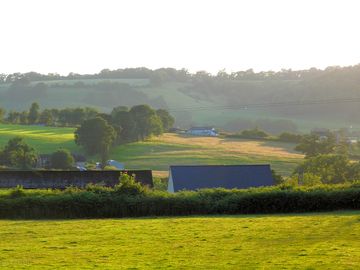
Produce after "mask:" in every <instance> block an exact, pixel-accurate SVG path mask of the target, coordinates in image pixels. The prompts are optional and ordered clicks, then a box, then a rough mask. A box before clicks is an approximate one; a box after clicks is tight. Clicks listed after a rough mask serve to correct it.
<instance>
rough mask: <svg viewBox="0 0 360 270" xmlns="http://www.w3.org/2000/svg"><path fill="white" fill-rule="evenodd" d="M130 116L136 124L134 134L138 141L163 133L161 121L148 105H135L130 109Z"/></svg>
mask: <svg viewBox="0 0 360 270" xmlns="http://www.w3.org/2000/svg"><path fill="white" fill-rule="evenodd" d="M130 114H131V115H132V118H133V119H134V121H135V122H136V127H135V130H136V134H137V136H138V139H139V140H144V139H145V138H147V137H149V136H151V135H159V134H161V133H162V132H163V126H162V122H161V119H160V118H159V116H157V115H156V112H155V110H153V109H152V108H151V107H150V106H148V105H137V106H134V107H132V108H131V109H130Z"/></svg>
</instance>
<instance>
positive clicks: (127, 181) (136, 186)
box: [114, 173, 145, 195]
mask: <svg viewBox="0 0 360 270" xmlns="http://www.w3.org/2000/svg"><path fill="white" fill-rule="evenodd" d="M114 189H115V192H116V193H119V194H127V195H140V194H143V193H144V192H145V188H144V187H143V186H142V185H141V184H140V183H138V182H136V181H135V178H134V176H132V175H128V174H126V173H122V174H121V176H120V183H119V184H118V185H116V186H115V188H114Z"/></svg>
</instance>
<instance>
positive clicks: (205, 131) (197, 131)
mask: <svg viewBox="0 0 360 270" xmlns="http://www.w3.org/2000/svg"><path fill="white" fill-rule="evenodd" d="M186 134H188V135H193V136H210V137H216V136H219V134H218V133H217V132H216V130H215V128H213V127H192V128H190V129H188V130H187V131H186Z"/></svg>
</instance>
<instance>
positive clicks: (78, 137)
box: [75, 117, 116, 166]
mask: <svg viewBox="0 0 360 270" xmlns="http://www.w3.org/2000/svg"><path fill="white" fill-rule="evenodd" d="M115 138H116V131H115V130H114V128H113V127H112V126H111V125H109V124H108V123H107V122H106V121H105V120H104V119H103V118H101V117H96V118H93V119H89V120H85V121H84V122H83V123H82V125H81V126H80V127H79V128H78V129H77V130H76V131H75V142H76V144H78V145H82V146H83V147H84V148H85V150H86V151H87V152H88V153H89V154H90V155H94V154H99V155H100V157H101V162H102V164H103V166H104V165H105V163H106V160H107V159H108V156H109V151H110V147H111V145H112V144H113V142H114V140H115Z"/></svg>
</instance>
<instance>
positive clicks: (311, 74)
mask: <svg viewBox="0 0 360 270" xmlns="http://www.w3.org/2000/svg"><path fill="white" fill-rule="evenodd" d="M334 73H336V74H338V75H339V76H341V75H342V74H345V73H346V74H348V75H350V76H352V77H353V78H354V79H357V80H358V74H359V73H360V65H355V66H349V67H340V66H329V67H327V68H326V69H323V70H321V69H317V68H310V69H306V70H295V71H294V70H291V69H282V70H281V71H278V72H275V71H271V70H270V71H261V72H255V71H254V70H253V69H248V70H245V71H235V72H230V73H227V72H226V71H225V70H220V71H219V72H218V73H217V74H216V75H212V74H210V73H208V72H206V71H198V72H196V73H190V72H189V71H188V70H186V69H174V68H159V69H155V70H152V69H148V68H145V67H139V68H125V69H116V70H110V69H103V70H101V71H100V72H99V73H95V74H84V75H82V74H77V73H73V72H71V73H69V74H68V75H67V76H62V75H60V74H57V73H49V74H40V73H37V72H28V73H13V74H0V83H12V82H15V81H19V80H22V81H26V80H27V81H31V82H34V81H52V80H72V79H73V80H75V79H123V78H126V79H129V78H131V79H150V80H152V81H154V82H157V81H181V82H185V81H192V80H197V81H203V80H208V79H211V78H213V79H222V80H224V79H229V80H274V79H284V80H296V79H304V78H316V77H319V76H323V75H331V76H333V75H334Z"/></svg>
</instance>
